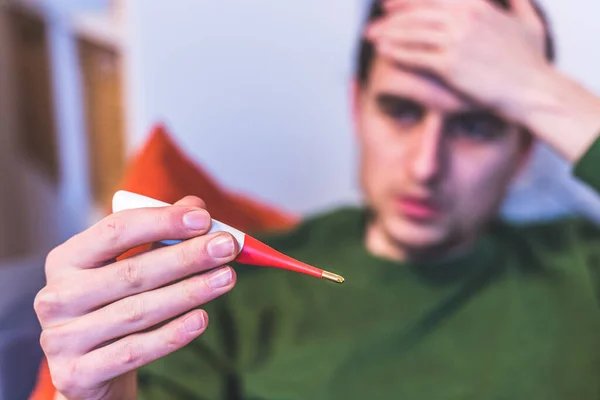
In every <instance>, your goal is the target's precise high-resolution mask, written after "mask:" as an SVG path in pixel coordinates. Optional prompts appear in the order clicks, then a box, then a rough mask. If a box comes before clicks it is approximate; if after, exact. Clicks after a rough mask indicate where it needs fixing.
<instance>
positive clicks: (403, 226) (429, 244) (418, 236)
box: [384, 217, 448, 253]
mask: <svg viewBox="0 0 600 400" xmlns="http://www.w3.org/2000/svg"><path fill="white" fill-rule="evenodd" d="M384 227H385V231H386V234H387V235H388V236H389V237H390V239H392V240H393V241H394V242H396V243H398V244H399V245H401V246H403V247H405V248H406V249H407V250H410V251H411V252H412V251H416V252H419V253H421V252H426V251H427V250H428V249H432V250H433V249H436V248H439V247H440V246H441V245H442V244H443V243H445V242H447V241H448V238H447V236H448V235H447V232H446V229H444V227H443V226H440V224H439V223H432V222H427V223H425V222H418V221H411V220H405V219H403V218H398V217H396V218H393V219H391V220H388V221H386V222H384Z"/></svg>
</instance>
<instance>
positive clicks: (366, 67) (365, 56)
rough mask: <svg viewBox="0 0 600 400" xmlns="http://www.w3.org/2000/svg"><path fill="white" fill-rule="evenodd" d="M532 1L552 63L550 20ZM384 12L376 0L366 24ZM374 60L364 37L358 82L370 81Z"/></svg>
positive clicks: (503, 0) (501, 0)
mask: <svg viewBox="0 0 600 400" xmlns="http://www.w3.org/2000/svg"><path fill="white" fill-rule="evenodd" d="M486 1H491V2H492V3H494V4H497V5H499V6H500V7H502V8H504V9H506V10H508V9H510V6H509V3H508V0H486ZM532 1H533V5H534V7H535V9H536V11H537V13H538V15H539V16H540V18H541V20H542V23H543V25H544V30H545V31H546V59H547V60H548V61H549V62H551V63H552V62H554V60H555V56H556V54H555V44H554V38H553V35H552V31H551V29H550V23H549V21H548V18H547V17H546V14H545V13H544V11H543V10H542V9H541V7H540V6H539V4H538V3H537V2H536V1H534V0H532ZM384 14H385V12H384V10H383V6H382V1H381V0H374V1H373V3H372V5H371V8H370V10H369V14H368V17H367V20H366V22H365V26H366V25H368V24H369V23H371V22H373V21H375V20H377V19H379V18H381V17H383V15H384ZM374 60H375V47H374V46H373V44H372V43H371V41H369V40H367V39H365V38H364V37H362V38H361V41H360V48H359V51H358V62H357V68H356V78H357V79H358V82H359V83H360V84H361V85H365V84H366V83H367V82H368V80H369V74H370V72H371V67H372V66H373V62H374Z"/></svg>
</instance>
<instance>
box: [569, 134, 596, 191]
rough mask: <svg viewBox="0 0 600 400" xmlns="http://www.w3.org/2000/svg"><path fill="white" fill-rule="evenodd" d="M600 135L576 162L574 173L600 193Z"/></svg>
mask: <svg viewBox="0 0 600 400" xmlns="http://www.w3.org/2000/svg"><path fill="white" fill-rule="evenodd" d="M599 172H600V136H598V137H597V138H596V140H595V141H594V143H592V145H591V146H590V147H589V148H588V149H587V151H586V152H585V154H584V155H583V156H582V157H581V158H580V159H579V160H578V161H577V163H576V164H575V167H574V170H573V173H574V175H575V177H576V178H578V179H580V180H581V181H583V182H584V183H586V184H588V185H589V186H590V187H591V188H593V189H594V190H595V191H596V193H598V194H600V173H599Z"/></svg>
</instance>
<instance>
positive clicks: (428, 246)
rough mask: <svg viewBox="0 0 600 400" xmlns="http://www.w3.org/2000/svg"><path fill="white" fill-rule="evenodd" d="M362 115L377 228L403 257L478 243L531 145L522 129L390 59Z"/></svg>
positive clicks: (366, 184)
mask: <svg viewBox="0 0 600 400" xmlns="http://www.w3.org/2000/svg"><path fill="white" fill-rule="evenodd" d="M355 118H356V126H357V131H358V137H359V142H360V150H361V180H362V185H363V189H364V194H365V196H366V200H367V202H368V204H369V206H370V207H371V208H372V209H373V211H374V213H375V219H374V221H373V224H372V225H371V227H370V231H374V232H375V233H376V235H377V236H379V237H380V238H384V240H385V241H387V242H388V245H392V246H393V247H394V248H396V249H398V251H399V252H398V253H397V255H398V257H411V256H417V257H421V256H425V257H427V256H435V254H437V253H444V252H447V251H451V250H452V249H453V248H458V247H460V246H463V245H466V244H468V243H470V242H472V241H473V240H474V239H475V238H476V237H477V235H478V233H479V232H480V231H481V229H482V228H484V226H485V224H486V223H487V222H488V221H489V220H490V218H492V217H493V216H494V215H495V214H496V213H497V210H498V208H499V206H500V204H501V202H502V200H503V198H504V195H505V192H506V190H507V187H508V185H509V183H510V181H511V179H512V178H513V176H514V175H515V174H516V172H517V171H518V169H519V167H520V166H521V165H522V164H523V162H524V160H525V157H526V155H527V153H528V149H529V147H530V146H529V145H528V144H527V141H526V140H523V133H522V132H520V131H519V129H518V128H517V127H516V126H513V125H511V124H510V123H508V122H506V121H505V120H503V119H502V118H500V117H498V116H496V115H494V114H493V113H492V112H490V111H489V110H485V109H482V108H481V107H478V106H476V105H475V104H473V103H471V102H469V101H468V100H467V99H465V98H462V97H461V96H460V94H458V93H455V92H453V91H452V90H450V89H449V88H447V87H445V86H444V85H442V84H440V83H439V82H437V81H436V80H435V79H433V78H431V77H425V76H424V75H420V74H416V73H414V72H409V71H406V70H402V69H399V68H398V67H396V66H394V65H392V64H391V63H389V62H387V61H385V60H384V59H381V58H378V59H377V60H375V62H374V64H373V68H372V70H371V73H370V76H369V82H368V84H367V85H366V86H364V87H361V88H357V90H356V94H355ZM369 233H371V232H369Z"/></svg>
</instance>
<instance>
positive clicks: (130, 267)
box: [117, 257, 144, 289]
mask: <svg viewBox="0 0 600 400" xmlns="http://www.w3.org/2000/svg"><path fill="white" fill-rule="evenodd" d="M117 273H118V275H119V277H118V278H119V281H121V282H124V283H125V284H126V285H127V286H128V287H129V288H132V289H139V288H141V287H143V286H144V276H143V273H142V266H141V264H140V262H139V258H138V257H132V258H128V259H126V260H124V261H123V263H122V264H121V265H120V266H119V268H118V269H117Z"/></svg>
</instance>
